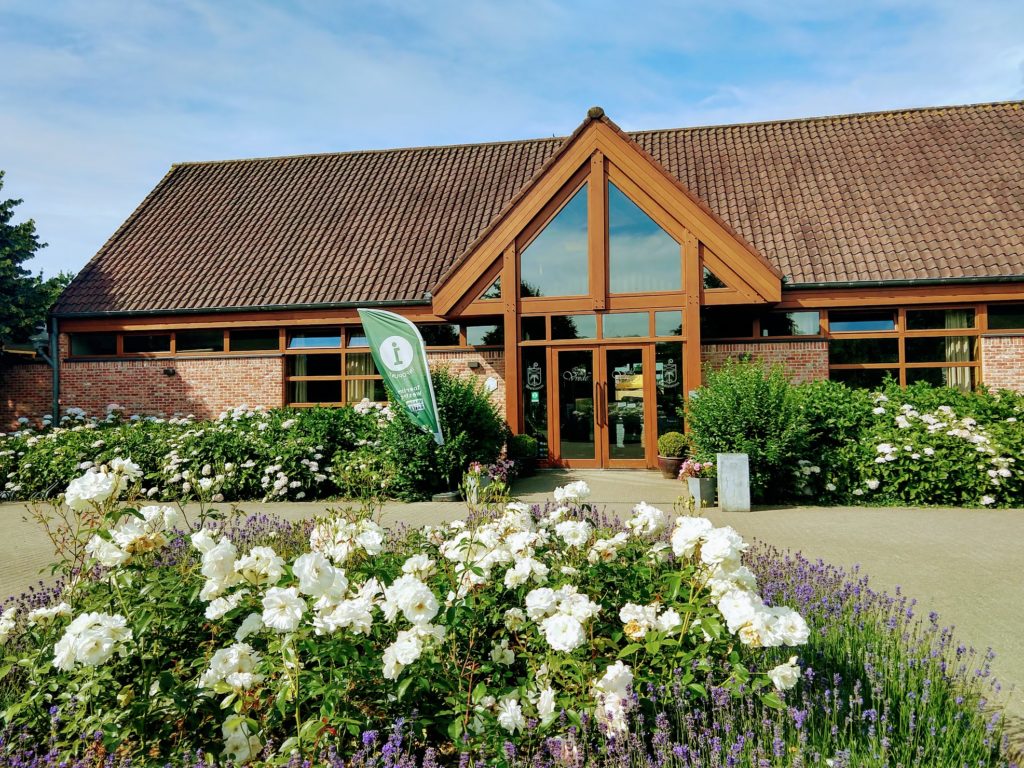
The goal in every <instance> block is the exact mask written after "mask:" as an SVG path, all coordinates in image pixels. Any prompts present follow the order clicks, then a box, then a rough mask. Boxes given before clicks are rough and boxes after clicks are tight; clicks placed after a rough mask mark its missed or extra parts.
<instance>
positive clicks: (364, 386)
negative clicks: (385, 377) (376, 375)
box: [345, 379, 388, 403]
mask: <svg viewBox="0 0 1024 768" xmlns="http://www.w3.org/2000/svg"><path fill="white" fill-rule="evenodd" d="M345 399H346V402H349V403H358V402H359V401H360V400H364V399H365V400H372V401H373V402H375V403H386V402H387V400H388V390H387V388H386V387H385V386H384V382H383V381H381V380H380V379H347V380H346V381H345Z"/></svg>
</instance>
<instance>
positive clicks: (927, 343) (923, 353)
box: [906, 336, 978, 363]
mask: <svg viewBox="0 0 1024 768" xmlns="http://www.w3.org/2000/svg"><path fill="white" fill-rule="evenodd" d="M977 344H978V337H977V336H934V337H927V338H918V337H913V336H908V337H907V340H906V357H907V362H908V363H970V362H973V361H974V360H975V349H976V347H977Z"/></svg>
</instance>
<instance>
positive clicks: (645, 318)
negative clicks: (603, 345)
mask: <svg viewBox="0 0 1024 768" xmlns="http://www.w3.org/2000/svg"><path fill="white" fill-rule="evenodd" d="M649 322H650V316H649V315H648V314H647V313H646V312H623V313H616V314H611V315H605V316H604V318H603V320H602V323H603V336H604V338H606V339H622V338H626V337H630V336H647V335H649V334H650V332H651V330H650V326H649V325H648V323H649Z"/></svg>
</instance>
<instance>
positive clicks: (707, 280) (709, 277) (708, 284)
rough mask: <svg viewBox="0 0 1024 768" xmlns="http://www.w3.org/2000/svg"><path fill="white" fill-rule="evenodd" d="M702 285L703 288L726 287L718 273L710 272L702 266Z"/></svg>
mask: <svg viewBox="0 0 1024 768" xmlns="http://www.w3.org/2000/svg"><path fill="white" fill-rule="evenodd" d="M704 287H705V288H728V287H729V286H727V285H726V284H725V283H723V282H722V281H721V280H719V279H718V275H716V274H715V273H714V272H712V271H711V270H710V269H708V268H707V267H704Z"/></svg>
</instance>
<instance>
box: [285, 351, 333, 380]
mask: <svg viewBox="0 0 1024 768" xmlns="http://www.w3.org/2000/svg"><path fill="white" fill-rule="evenodd" d="M288 375H289V376H341V355H289V356H288Z"/></svg>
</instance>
